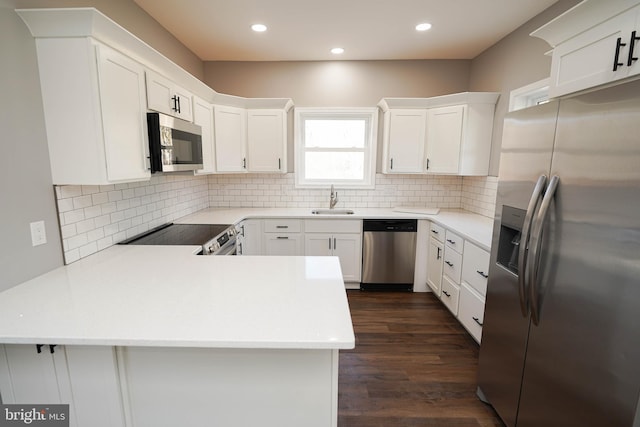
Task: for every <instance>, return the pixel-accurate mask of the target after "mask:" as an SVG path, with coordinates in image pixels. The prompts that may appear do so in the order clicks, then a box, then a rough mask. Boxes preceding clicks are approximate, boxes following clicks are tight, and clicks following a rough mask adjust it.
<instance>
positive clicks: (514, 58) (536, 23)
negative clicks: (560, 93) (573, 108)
mask: <svg viewBox="0 0 640 427" xmlns="http://www.w3.org/2000/svg"><path fill="white" fill-rule="evenodd" d="M577 3H579V0H561V1H559V2H558V3H556V4H555V5H553V6H551V7H550V8H548V9H547V10H545V11H544V12H542V13H541V14H539V15H538V16H536V17H534V18H533V19H531V20H530V21H529V22H527V23H525V24H524V25H523V26H521V27H520V28H518V29H517V30H515V31H514V32H512V33H511V34H509V35H508V36H507V37H505V38H503V39H502V40H501V41H499V42H498V43H496V44H495V45H493V46H492V47H490V48H489V49H487V50H486V51H484V52H483V53H482V54H480V55H478V56H477V57H476V58H474V59H473V61H472V62H471V73H470V76H471V78H470V80H469V90H470V91H479V92H500V93H501V94H502V95H501V96H500V99H499V100H498V104H497V106H496V115H495V120H494V127H493V149H492V153H491V165H490V168H489V169H490V174H491V175H497V174H498V167H499V160H500V145H501V141H502V123H503V121H504V116H505V114H506V113H507V111H508V109H509V95H510V92H511V91H512V90H514V89H517V88H519V87H522V86H525V85H528V84H530V83H533V82H537V81H539V80H542V79H544V78H547V77H549V72H550V71H551V58H550V57H548V56H545V52H547V51H549V50H550V49H551V48H550V46H549V45H548V44H547V43H546V42H545V41H543V40H541V39H538V38H535V37H531V36H529V34H530V33H531V32H532V31H533V30H535V29H537V28H539V27H540V26H542V25H543V24H546V23H547V22H549V21H550V20H551V19H553V18H555V17H556V16H558V15H560V14H561V13H562V12H564V11H565V10H567V9H569V8H570V7H572V6H574V5H575V4H577Z"/></svg>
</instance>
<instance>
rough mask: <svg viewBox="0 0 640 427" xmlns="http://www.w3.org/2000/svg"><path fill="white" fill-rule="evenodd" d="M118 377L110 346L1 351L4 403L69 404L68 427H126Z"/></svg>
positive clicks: (13, 346)
mask: <svg viewBox="0 0 640 427" xmlns="http://www.w3.org/2000/svg"><path fill="white" fill-rule="evenodd" d="M38 347H40V352H38ZM119 375H120V373H119V371H118V364H117V362H116V354H115V348H114V347H109V346H50V345H44V346H36V345H33V344H31V345H28V344H5V345H2V346H0V394H1V395H2V401H3V403H5V404H12V403H16V404H20V403H22V404H69V412H70V414H69V415H70V420H69V425H70V426H72V427H84V426H92V427H94V426H95V427H120V426H122V427H124V426H125V411H124V405H123V395H122V388H121V386H120V379H119Z"/></svg>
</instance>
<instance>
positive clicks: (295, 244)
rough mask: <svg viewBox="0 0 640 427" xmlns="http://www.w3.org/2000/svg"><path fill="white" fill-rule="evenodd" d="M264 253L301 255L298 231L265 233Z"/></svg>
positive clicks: (300, 241)
mask: <svg viewBox="0 0 640 427" xmlns="http://www.w3.org/2000/svg"><path fill="white" fill-rule="evenodd" d="M264 254H265V255H286V256H296V255H302V254H303V247H302V239H301V235H300V234H299V233H291V234H287V233H282V234H278V233H265V236H264Z"/></svg>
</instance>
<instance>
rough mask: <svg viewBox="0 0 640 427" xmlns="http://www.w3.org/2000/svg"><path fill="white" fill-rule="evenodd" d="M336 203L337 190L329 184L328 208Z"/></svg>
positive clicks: (331, 207) (333, 206)
mask: <svg viewBox="0 0 640 427" xmlns="http://www.w3.org/2000/svg"><path fill="white" fill-rule="evenodd" d="M337 204H338V192H337V191H335V190H334V189H333V184H331V196H330V197H329V209H333V208H335V207H336V205H337Z"/></svg>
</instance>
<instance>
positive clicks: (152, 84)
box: [146, 70, 193, 122]
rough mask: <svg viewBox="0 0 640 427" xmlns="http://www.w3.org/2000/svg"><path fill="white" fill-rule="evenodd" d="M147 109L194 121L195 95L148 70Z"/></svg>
mask: <svg viewBox="0 0 640 427" xmlns="http://www.w3.org/2000/svg"><path fill="white" fill-rule="evenodd" d="M146 76H147V107H148V108H149V109H150V110H154V111H158V112H160V113H164V114H168V115H170V116H173V117H177V118H179V119H183V120H186V121H189V122H191V121H193V110H192V102H193V95H191V94H190V93H189V92H187V91H186V90H185V89H182V88H181V87H180V86H178V85H177V84H175V83H174V82H172V81H171V80H169V79H167V78H165V77H163V76H161V75H160V74H158V73H156V72H153V71H150V70H147V72H146Z"/></svg>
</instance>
